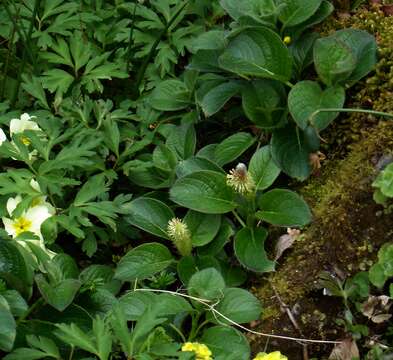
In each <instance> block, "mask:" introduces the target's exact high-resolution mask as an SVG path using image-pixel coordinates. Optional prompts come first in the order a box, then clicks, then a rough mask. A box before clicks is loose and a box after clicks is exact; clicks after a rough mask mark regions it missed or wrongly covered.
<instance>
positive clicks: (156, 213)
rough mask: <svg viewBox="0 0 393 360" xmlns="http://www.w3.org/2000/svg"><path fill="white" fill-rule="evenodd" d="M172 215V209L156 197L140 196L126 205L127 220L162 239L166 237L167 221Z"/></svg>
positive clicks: (173, 215)
mask: <svg viewBox="0 0 393 360" xmlns="http://www.w3.org/2000/svg"><path fill="white" fill-rule="evenodd" d="M174 217H175V214H174V212H173V211H172V209H171V208H170V207H169V206H168V205H166V204H165V203H163V202H162V201H159V200H156V199H152V198H147V197H140V198H137V199H135V200H133V201H131V202H130V203H129V204H128V205H127V216H126V220H127V222H129V223H130V224H132V225H134V226H136V227H138V228H140V229H142V230H144V231H147V232H149V233H151V234H153V235H156V236H159V237H162V238H164V239H168V235H167V227H168V221H169V220H171V219H173V218H174Z"/></svg>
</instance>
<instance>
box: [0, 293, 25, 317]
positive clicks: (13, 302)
mask: <svg viewBox="0 0 393 360" xmlns="http://www.w3.org/2000/svg"><path fill="white" fill-rule="evenodd" d="M1 295H2V296H3V298H4V299H6V300H7V302H8V305H9V307H10V310H11V313H12V315H14V316H22V315H23V314H24V313H25V312H26V311H27V310H28V308H29V306H28V305H27V303H26V300H25V299H24V298H23V297H22V295H21V294H19V293H18V292H17V291H16V290H6V291H3V292H1Z"/></svg>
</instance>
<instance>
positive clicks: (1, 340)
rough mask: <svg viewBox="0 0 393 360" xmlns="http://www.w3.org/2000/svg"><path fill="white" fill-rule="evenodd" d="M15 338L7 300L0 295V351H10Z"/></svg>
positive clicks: (13, 321)
mask: <svg viewBox="0 0 393 360" xmlns="http://www.w3.org/2000/svg"><path fill="white" fill-rule="evenodd" d="M15 337H16V323H15V320H14V317H13V316H12V314H11V309H10V307H9V305H8V302H7V300H6V299H5V298H4V297H3V296H1V295H0V349H1V350H4V351H11V350H12V347H13V345H14V341H15Z"/></svg>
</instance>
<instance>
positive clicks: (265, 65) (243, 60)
mask: <svg viewBox="0 0 393 360" xmlns="http://www.w3.org/2000/svg"><path fill="white" fill-rule="evenodd" d="M218 62H219V65H220V67H221V68H223V69H224V70H227V71H230V72H233V73H235V74H238V75H240V76H245V77H247V76H255V77H261V78H272V79H277V80H280V81H284V82H285V81H288V80H289V79H290V77H291V75H292V60H291V57H290V55H289V52H288V49H287V47H286V46H285V45H284V44H283V42H282V41H281V39H280V37H279V36H278V35H277V34H276V33H275V32H274V31H272V30H270V29H268V28H264V27H258V28H248V29H246V30H243V31H241V32H240V33H237V34H235V35H233V36H232V38H231V39H230V42H229V44H228V46H227V48H226V49H225V51H224V52H223V54H222V55H221V56H220V57H219V59H218Z"/></svg>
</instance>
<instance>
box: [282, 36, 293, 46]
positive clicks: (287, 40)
mask: <svg viewBox="0 0 393 360" xmlns="http://www.w3.org/2000/svg"><path fill="white" fill-rule="evenodd" d="M283 42H284V44H285V45H289V44H290V43H291V42H292V39H291V37H290V36H285V37H284V39H283Z"/></svg>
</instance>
